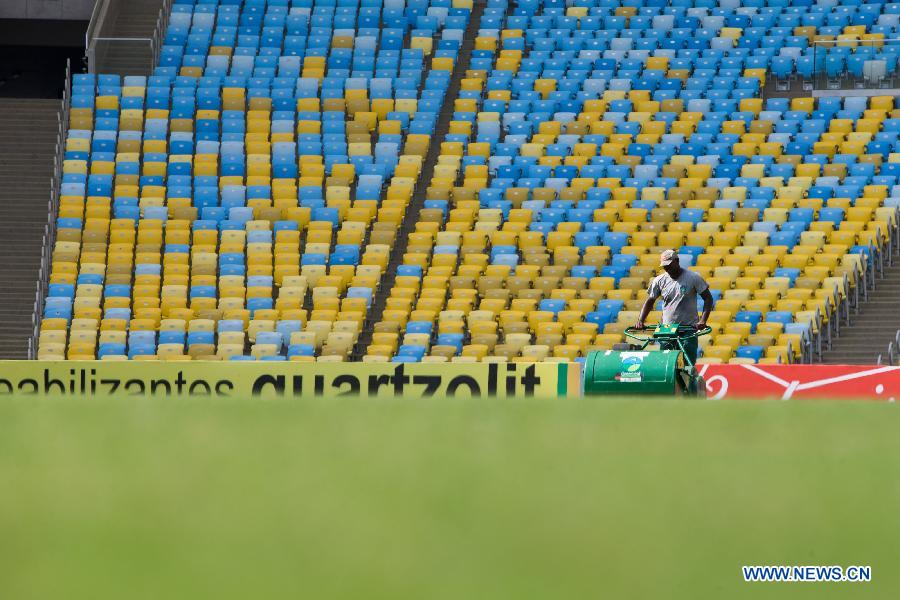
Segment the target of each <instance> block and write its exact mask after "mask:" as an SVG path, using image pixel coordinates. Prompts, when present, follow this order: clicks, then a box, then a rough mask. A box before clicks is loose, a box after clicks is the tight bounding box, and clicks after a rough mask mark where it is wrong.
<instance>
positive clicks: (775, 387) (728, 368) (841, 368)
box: [700, 365, 900, 402]
mask: <svg viewBox="0 0 900 600" xmlns="http://www.w3.org/2000/svg"><path fill="white" fill-rule="evenodd" d="M700 374H701V375H702V376H703V377H704V379H706V391H707V395H708V397H709V398H711V399H714V400H719V399H732V398H759V399H772V398H778V399H782V400H790V399H813V400H881V401H886V402H894V401H895V400H896V398H898V397H900V367H891V366H880V365H877V366H861V365H702V366H701V367H700Z"/></svg>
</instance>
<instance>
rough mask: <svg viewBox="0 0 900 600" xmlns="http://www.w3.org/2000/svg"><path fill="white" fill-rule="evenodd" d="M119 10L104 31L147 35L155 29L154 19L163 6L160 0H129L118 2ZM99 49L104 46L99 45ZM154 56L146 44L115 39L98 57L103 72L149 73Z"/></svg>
mask: <svg viewBox="0 0 900 600" xmlns="http://www.w3.org/2000/svg"><path fill="white" fill-rule="evenodd" d="M118 6H119V10H118V14H117V15H116V16H115V17H114V19H115V20H114V22H113V23H112V24H111V25H110V26H109V31H108V32H106V31H104V36H106V37H113V38H150V37H153V32H154V31H155V30H156V21H157V19H159V12H160V10H161V9H162V7H163V1H162V0H128V1H127V2H119V3H118ZM100 50H103V49H102V48H101V49H100ZM153 60H154V57H153V56H152V55H151V50H150V46H149V44H138V43H118V44H117V45H116V46H115V47H113V48H109V49H107V50H106V52H105V53H104V54H103V56H102V58H101V59H100V61H101V62H100V65H101V67H102V68H101V69H99V71H100V72H102V73H115V74H117V75H148V74H149V73H150V70H151V63H152V61H153Z"/></svg>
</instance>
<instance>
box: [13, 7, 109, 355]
mask: <svg viewBox="0 0 900 600" xmlns="http://www.w3.org/2000/svg"><path fill="white" fill-rule="evenodd" d="M98 4H99V3H98ZM71 97H72V63H71V61H66V85H65V88H64V89H63V97H62V100H61V102H60V108H59V111H58V112H57V113H56V120H57V129H56V156H55V158H54V161H53V176H52V177H51V179H50V198H49V200H48V201H47V223H46V224H45V225H44V235H43V239H42V240H41V263H40V267H39V270H38V278H37V284H36V288H37V289H36V290H35V294H34V310H33V312H32V317H31V325H32V335H31V339H29V340H28V358H29V359H35V358H37V352H38V339H39V337H40V334H41V315H42V314H43V308H44V300H45V299H46V297H47V291H48V288H49V285H50V266H51V263H52V257H53V246H54V244H55V243H56V215H57V214H58V212H59V194H60V189H61V188H60V186H61V185H62V170H63V161H64V160H65V145H66V144H65V139H66V130H67V128H68V124H69V113H70V109H71V106H72V102H71Z"/></svg>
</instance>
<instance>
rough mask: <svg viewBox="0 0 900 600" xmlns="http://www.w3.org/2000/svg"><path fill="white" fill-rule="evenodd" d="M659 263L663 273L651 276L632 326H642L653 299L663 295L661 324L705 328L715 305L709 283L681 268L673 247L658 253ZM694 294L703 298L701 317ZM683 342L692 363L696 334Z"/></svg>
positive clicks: (670, 347) (664, 346)
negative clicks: (644, 298)
mask: <svg viewBox="0 0 900 600" xmlns="http://www.w3.org/2000/svg"><path fill="white" fill-rule="evenodd" d="M659 266H660V267H662V269H663V271H664V273H662V274H660V275H658V276H657V277H654V278H653V281H652V282H650V288H649V289H648V290H647V300H646V301H645V302H644V306H642V307H641V313H640V315H639V316H638V320H637V323H636V324H635V328H637V329H644V327H645V325H644V320H645V319H646V318H647V315H648V314H650V311H651V310H653V305H654V304H656V300H657V299H658V298H660V297H662V300H663V315H662V324H663V325H682V326H689V327H694V328H695V329H698V330H699V329H705V328H706V321H707V320H708V319H709V313H710V312H712V310H713V307H714V306H715V299H714V298H713V296H712V294H711V293H710V291H709V285H708V284H707V283H706V281H704V279H703V277H701V276H700V275H698V274H697V273H694V272H693V271H690V270H688V269H685V268H683V267H682V266H681V264H680V263H679V261H678V254H677V253H676V252H675V251H674V250H665V251H663V253H662V254H660V256H659ZM697 295H699V296H700V297H701V298H703V314H702V315H701V316H700V318H697ZM682 344H683V345H684V350H685V353H686V354H687V355H688V358H689V359H691V362H693V363H696V362H697V353H698V350H699V348H698V344H697V337H696V336H694V337H692V338H689V339H687V340H683V341H682ZM661 347H662V349H663V350H675V349H677V345H675V344H671V343H665V342H664V343H663V344H662V346H661Z"/></svg>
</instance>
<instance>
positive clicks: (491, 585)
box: [0, 399, 900, 600]
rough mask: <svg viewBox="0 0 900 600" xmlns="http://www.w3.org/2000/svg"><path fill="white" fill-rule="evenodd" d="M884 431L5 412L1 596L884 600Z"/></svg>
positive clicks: (385, 412) (533, 412)
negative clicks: (780, 568)
mask: <svg viewBox="0 0 900 600" xmlns="http://www.w3.org/2000/svg"><path fill="white" fill-rule="evenodd" d="M898 431H900V414H898V413H897V411H896V409H895V407H893V406H890V405H884V404H870V403H846V404H836V403H825V402H823V403H809V402H807V403H801V402H794V403H790V402H782V403H774V402H773V403H749V402H747V403H724V402H699V401H670V400H632V401H625V400H609V399H607V400H595V401H515V402H509V401H506V402H503V401H494V402H487V401H481V402H470V401H466V402H460V401H415V402H413V401H405V402H404V401H391V402H382V401H377V402H375V401H363V400H354V401H350V400H340V401H338V400H333V401H326V400H319V401H299V400H297V401H284V402H249V401H247V402H241V401H231V402H216V403H213V402H201V401H179V402H173V401H168V402H167V401H156V402H150V401H141V402H133V401H124V400H122V401H90V402H86V401H72V400H70V401H25V400H22V401H13V402H5V403H2V404H0V598H3V599H5V600H27V599H53V600H57V599H67V600H68V599H82V598H84V599H92V600H98V599H107V598H110V599H113V598H115V599H128V600H132V599H144V598H147V599H150V598H153V599H162V598H164V599H167V600H171V599H181V598H191V599H195V600H196V599H201V598H215V599H217V600H221V599H232V598H235V599H237V598H254V599H258V598H288V597H290V598H299V597H303V598H316V599H319V598H366V599H369V598H377V599H381V598H385V599H388V598H390V599H398V598H404V599H405V598H413V599H424V598H429V599H430V598H440V599H448V600H451V599H452V600H461V599H464V598H465V599H467V598H516V599H522V598H552V599H568V598H579V599H581V598H610V599H631V598H653V599H668V598H685V599H697V598H715V599H732V598H770V597H783V598H820V597H826V598H830V597H841V598H897V597H898V594H900V569H898V568H897V566H896V559H897V557H898V556H900V517H898V516H897V515H898V507H900V478H898V476H897V474H898V473H900V453H898V452H897V439H898V436H897V432H898ZM744 564H799V565H807V564H829V565H830V564H838V565H872V571H873V581H872V582H871V583H868V584H850V583H838V584H815V583H804V584H762V583H757V584H745V583H743V581H742V578H741V573H740V567H741V565H744Z"/></svg>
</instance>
